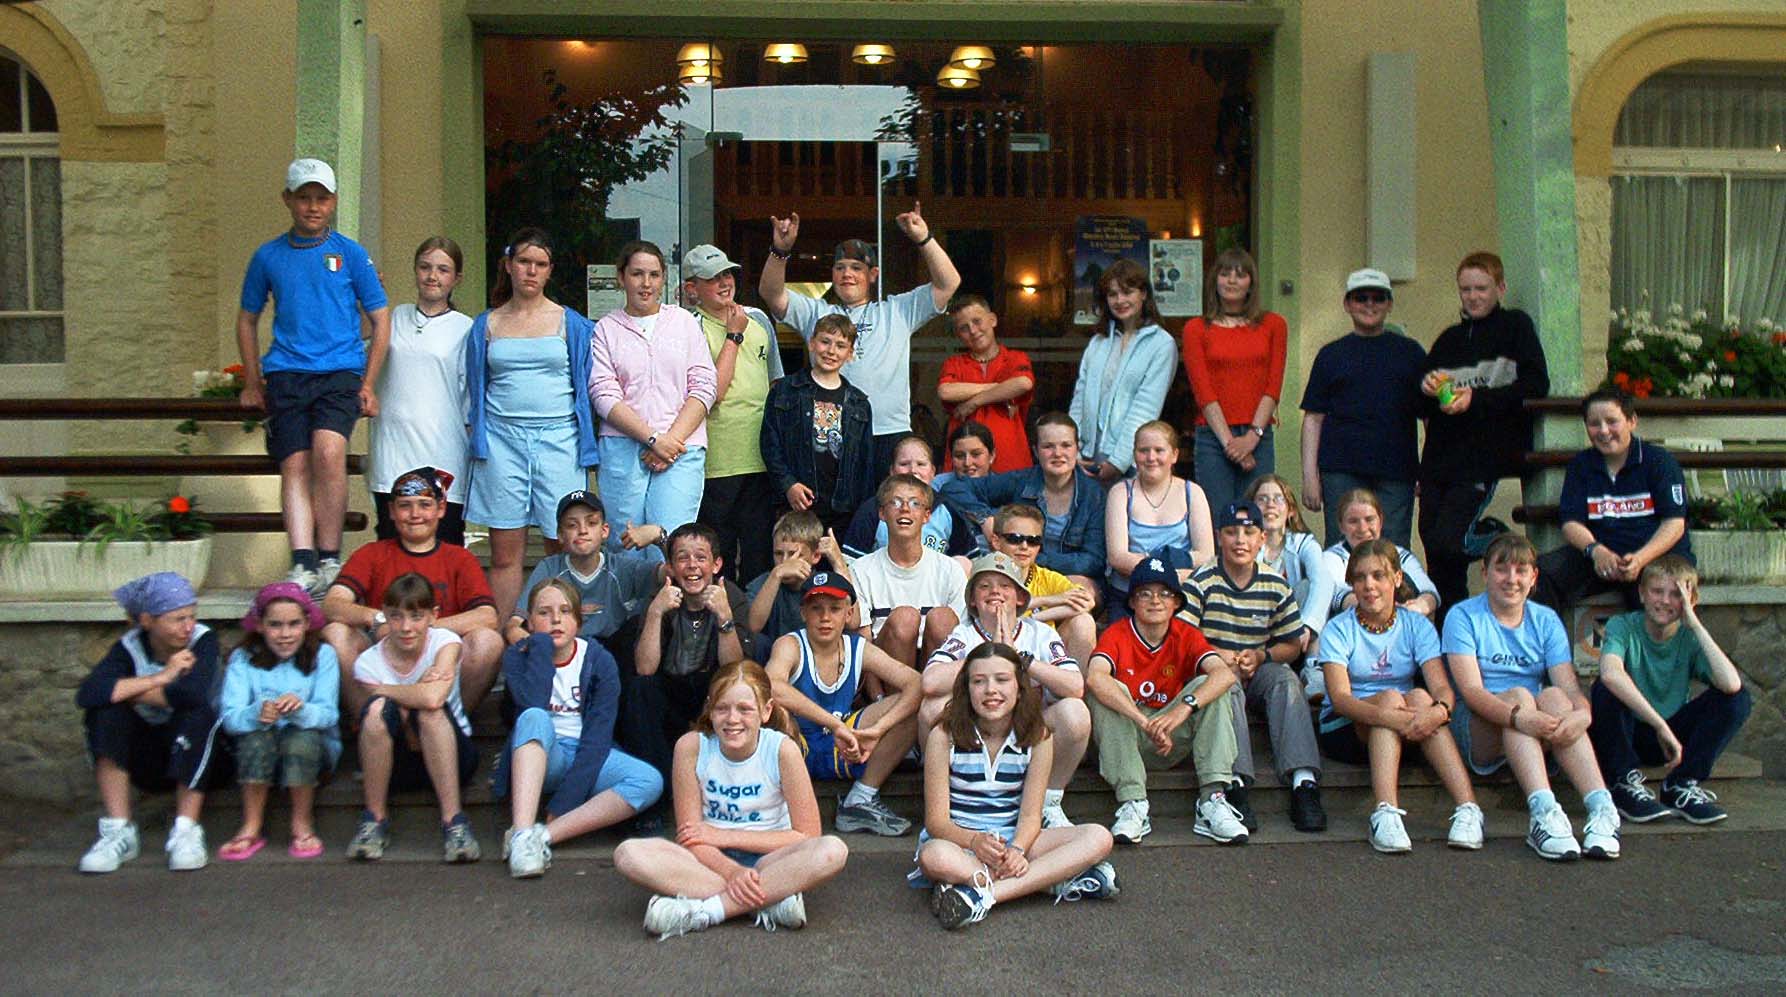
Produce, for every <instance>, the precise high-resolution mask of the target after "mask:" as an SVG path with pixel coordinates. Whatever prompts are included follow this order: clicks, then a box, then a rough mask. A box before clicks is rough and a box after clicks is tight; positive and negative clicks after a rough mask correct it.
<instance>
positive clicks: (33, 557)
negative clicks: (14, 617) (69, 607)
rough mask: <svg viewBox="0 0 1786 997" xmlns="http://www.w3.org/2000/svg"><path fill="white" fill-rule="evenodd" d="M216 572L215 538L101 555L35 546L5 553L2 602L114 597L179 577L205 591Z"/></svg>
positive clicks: (135, 544)
mask: <svg viewBox="0 0 1786 997" xmlns="http://www.w3.org/2000/svg"><path fill="white" fill-rule="evenodd" d="M210 566H211V538H210V537H202V538H200V539H197V540H158V541H154V542H151V543H147V544H145V543H143V542H142V541H140V540H124V541H118V542H115V543H112V544H109V545H107V546H106V548H105V549H104V550H103V551H102V550H100V549H99V548H98V547H97V546H96V545H94V544H90V543H89V544H83V543H79V542H77V541H74V540H34V541H32V542H31V543H30V544H29V545H27V546H26V547H25V548H24V549H23V550H19V551H6V552H4V553H0V599H58V598H77V597H78V598H95V597H101V598H103V597H109V596H110V595H111V594H112V590H113V589H115V588H117V587H118V586H120V585H123V584H124V583H125V582H127V581H130V580H131V579H133V578H140V577H142V576H143V575H147V574H151V573H153V572H156V571H177V572H179V573H180V574H182V575H185V576H186V578H187V580H188V581H190V582H192V584H193V587H195V588H197V587H202V586H203V585H204V583H205V572H206V571H207V570H209V569H210Z"/></svg>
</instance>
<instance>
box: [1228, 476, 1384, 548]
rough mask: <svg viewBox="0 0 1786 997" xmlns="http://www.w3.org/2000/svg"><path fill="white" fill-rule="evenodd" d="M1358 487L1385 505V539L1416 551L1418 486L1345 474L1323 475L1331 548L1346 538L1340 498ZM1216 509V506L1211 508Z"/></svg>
mask: <svg viewBox="0 0 1786 997" xmlns="http://www.w3.org/2000/svg"><path fill="white" fill-rule="evenodd" d="M1354 488H1368V489H1369V490H1370V491H1371V492H1373V493H1375V495H1376V496H1377V501H1378V502H1381V503H1382V504H1383V536H1385V537H1388V538H1389V539H1391V540H1393V541H1395V542H1396V543H1398V544H1400V545H1402V546H1403V547H1406V548H1408V549H1409V550H1412V549H1413V548H1414V483H1413V482H1412V481H1397V480H1395V479H1393V478H1372V477H1367V476H1366V475H1362V474H1348V473H1346V472H1345V471H1322V472H1321V510H1322V514H1323V515H1325V516H1326V518H1327V543H1328V545H1329V546H1331V545H1333V544H1336V543H1339V542H1340V541H1341V540H1343V539H1345V537H1344V535H1343V534H1341V533H1340V528H1339V517H1340V508H1339V500H1340V496H1342V495H1344V494H1346V493H1347V492H1349V491H1351V490H1352V489H1354ZM1211 508H1214V506H1211Z"/></svg>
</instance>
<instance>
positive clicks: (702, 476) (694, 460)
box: [595, 436, 707, 560]
mask: <svg viewBox="0 0 1786 997" xmlns="http://www.w3.org/2000/svg"><path fill="white" fill-rule="evenodd" d="M597 442H598V445H599V446H600V447H601V455H602V463H601V467H599V468H597V469H596V474H595V481H596V487H597V488H598V489H599V490H600V492H601V497H602V504H603V505H605V506H607V512H608V517H607V519H608V522H609V523H611V524H612V525H613V528H614V535H615V536H616V537H618V536H619V535H620V531H621V530H624V529H626V527H627V524H629V523H630V524H632V525H634V526H643V525H645V524H646V523H651V524H652V525H655V526H661V527H663V528H664V533H665V534H669V533H671V532H673V531H674V530H675V529H676V527H678V526H681V525H682V524H684V523H692V522H694V520H695V517H696V516H698V515H700V512H701V493H702V491H703V490H704V489H705V488H706V487H707V448H706V447H689V448H688V449H687V450H686V451H684V452H683V454H682V456H681V457H680V458H678V459H677V461H676V463H674V464H671V465H670V467H669V469H668V470H665V471H659V472H656V473H653V472H651V471H647V470H645V465H643V464H641V463H639V455H640V454H642V453H644V452H645V447H644V445H642V444H640V443H639V442H638V441H637V440H633V439H631V438H629V437H625V436H604V437H602V438H601V439H600V440H599V441H597ZM644 553H645V555H646V556H648V557H651V558H652V559H654V560H662V559H663V553H662V552H661V551H659V550H657V549H656V548H647V549H646V550H645V552H644Z"/></svg>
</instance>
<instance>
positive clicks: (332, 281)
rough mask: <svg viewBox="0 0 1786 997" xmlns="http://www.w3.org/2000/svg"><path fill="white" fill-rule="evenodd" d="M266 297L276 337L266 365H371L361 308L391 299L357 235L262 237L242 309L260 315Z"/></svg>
mask: <svg viewBox="0 0 1786 997" xmlns="http://www.w3.org/2000/svg"><path fill="white" fill-rule="evenodd" d="M269 297H270V298H272V300H273V344H272V346H270V347H269V348H268V349H267V354H266V356H265V358H263V359H262V361H261V371H262V372H263V373H267V374H272V373H275V372H278V371H283V370H292V371H303V372H306V373H312V374H326V373H329V372H331V371H339V370H351V371H354V372H356V373H358V372H362V371H364V370H365V369H366V347H365V346H364V345H363V344H362V343H361V342H360V311H361V309H364V310H365V311H368V312H374V311H377V310H378V309H380V308H383V307H385V305H386V304H387V303H388V299H387V298H386V297H385V293H384V285H383V284H380V283H379V280H378V271H377V269H375V268H374V267H373V266H372V257H370V256H368V255H367V254H366V250H365V248H364V247H362V246H361V245H360V244H359V243H357V242H355V241H353V240H352V239H349V238H348V237H347V236H344V235H342V234H341V233H339V232H330V233H329V234H328V235H327V236H326V237H324V239H323V241H322V242H321V243H319V244H318V245H315V246H307V247H304V248H301V249H300V248H298V247H296V246H293V245H292V244H291V241H290V240H289V239H288V238H287V237H286V236H284V235H281V236H279V237H277V238H275V239H271V240H268V241H267V242H265V243H262V244H261V247H260V248H259V249H257V250H255V251H254V256H253V258H251V259H250V260H249V261H248V272H247V273H246V274H244V275H243V277H242V302H241V303H242V310H243V311H245V312H253V313H254V314H256V315H258V314H260V313H261V310H262V309H264V308H266V306H267V299H268V298H269Z"/></svg>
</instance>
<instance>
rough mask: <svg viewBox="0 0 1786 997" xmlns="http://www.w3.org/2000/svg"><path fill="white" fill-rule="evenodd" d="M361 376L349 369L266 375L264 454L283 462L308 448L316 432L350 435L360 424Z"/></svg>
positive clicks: (292, 371) (298, 371) (280, 372)
mask: <svg viewBox="0 0 1786 997" xmlns="http://www.w3.org/2000/svg"><path fill="white" fill-rule="evenodd" d="M360 381H361V378H360V375H359V374H357V373H355V372H354V371H351V370H336V371H330V372H328V373H326V374H313V373H310V372H308V371H301V370H281V371H275V372H274V373H271V374H268V375H267V454H268V455H269V456H271V457H272V458H273V459H274V460H280V461H282V460H284V459H285V458H287V457H290V456H291V455H292V454H295V453H302V452H303V451H305V450H308V449H310V434H312V433H314V432H316V431H317V430H319V429H326V430H329V431H330V432H334V433H339V434H340V435H341V438H342V439H346V438H347V437H349V436H352V435H353V427H354V423H356V422H359V421H360Z"/></svg>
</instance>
